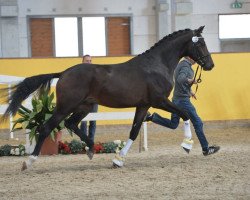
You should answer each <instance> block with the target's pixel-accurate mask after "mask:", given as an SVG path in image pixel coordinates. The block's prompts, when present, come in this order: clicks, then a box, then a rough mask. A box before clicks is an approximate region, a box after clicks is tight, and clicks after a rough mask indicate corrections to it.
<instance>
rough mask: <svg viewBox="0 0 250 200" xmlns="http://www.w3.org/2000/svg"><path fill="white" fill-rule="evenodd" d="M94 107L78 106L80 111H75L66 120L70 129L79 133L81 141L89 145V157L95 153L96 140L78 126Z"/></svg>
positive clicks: (66, 124)
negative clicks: (91, 138)
mask: <svg viewBox="0 0 250 200" xmlns="http://www.w3.org/2000/svg"><path fill="white" fill-rule="evenodd" d="M92 108H93V105H81V106H80V107H78V108H77V110H78V112H76V113H73V114H72V115H71V116H70V117H69V118H68V119H67V120H66V121H65V126H66V127H67V128H68V129H70V130H72V131H73V132H74V133H75V134H76V135H78V136H79V137H80V139H81V141H83V142H85V143H86V144H87V146H88V147H89V150H87V155H88V157H89V159H92V158H93V155H94V149H93V147H94V141H92V140H90V139H89V137H88V136H87V135H86V134H84V133H83V132H82V131H81V130H80V129H79V128H78V124H79V123H80V121H81V120H82V119H83V118H84V117H86V116H87V114H88V113H89V112H90V111H91V110H92Z"/></svg>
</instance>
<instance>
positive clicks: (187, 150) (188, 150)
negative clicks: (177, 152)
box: [182, 147, 190, 154]
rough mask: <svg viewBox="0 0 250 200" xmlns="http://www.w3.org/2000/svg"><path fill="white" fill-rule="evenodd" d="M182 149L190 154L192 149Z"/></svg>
mask: <svg viewBox="0 0 250 200" xmlns="http://www.w3.org/2000/svg"><path fill="white" fill-rule="evenodd" d="M182 148H183V149H184V151H186V152H187V153H188V154H189V152H190V149H187V148H185V147H182Z"/></svg>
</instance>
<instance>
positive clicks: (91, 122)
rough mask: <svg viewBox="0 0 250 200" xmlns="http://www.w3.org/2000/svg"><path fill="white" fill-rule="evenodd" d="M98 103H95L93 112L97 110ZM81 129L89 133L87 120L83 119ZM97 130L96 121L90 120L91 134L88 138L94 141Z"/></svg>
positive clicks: (84, 132)
mask: <svg viewBox="0 0 250 200" xmlns="http://www.w3.org/2000/svg"><path fill="white" fill-rule="evenodd" d="M97 110H98V104H95V105H94V107H93V110H92V111H91V112H97ZM80 130H81V131H82V133H83V134H85V135H87V122H86V121H82V122H81V125H80ZM95 130H96V121H89V135H88V138H89V139H90V140H91V141H93V142H94V139H95Z"/></svg>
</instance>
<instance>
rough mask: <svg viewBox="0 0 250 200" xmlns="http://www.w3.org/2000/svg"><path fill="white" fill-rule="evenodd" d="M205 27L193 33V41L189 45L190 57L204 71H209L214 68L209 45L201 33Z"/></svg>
mask: <svg viewBox="0 0 250 200" xmlns="http://www.w3.org/2000/svg"><path fill="white" fill-rule="evenodd" d="M204 27H205V26H201V27H200V28H198V29H196V30H194V31H193V35H192V39H191V41H190V42H189V43H188V44H189V47H188V49H189V55H188V56H189V57H191V58H192V59H193V60H194V61H195V62H197V63H198V64H199V65H200V66H201V67H202V68H203V69H204V70H206V71H208V70H211V69H212V68H213V67H214V62H213V59H212V57H211V55H210V53H209V51H208V50H207V45H206V43H205V40H204V38H203V37H202V35H201V33H202V31H203V29H204Z"/></svg>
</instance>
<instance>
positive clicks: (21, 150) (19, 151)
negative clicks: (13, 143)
mask: <svg viewBox="0 0 250 200" xmlns="http://www.w3.org/2000/svg"><path fill="white" fill-rule="evenodd" d="M24 154H25V146H24V145H22V144H19V145H18V146H17V147H14V148H12V149H11V150H10V155H13V156H23V155H24Z"/></svg>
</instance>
